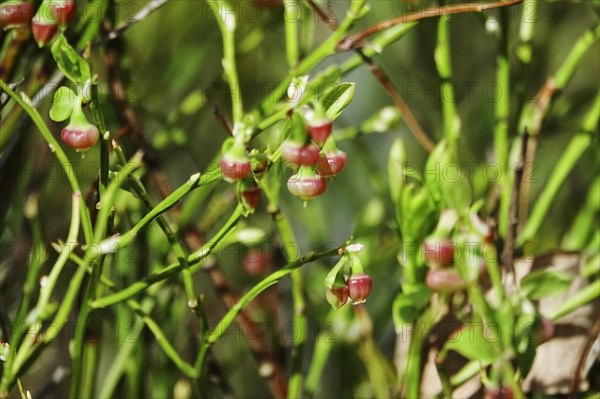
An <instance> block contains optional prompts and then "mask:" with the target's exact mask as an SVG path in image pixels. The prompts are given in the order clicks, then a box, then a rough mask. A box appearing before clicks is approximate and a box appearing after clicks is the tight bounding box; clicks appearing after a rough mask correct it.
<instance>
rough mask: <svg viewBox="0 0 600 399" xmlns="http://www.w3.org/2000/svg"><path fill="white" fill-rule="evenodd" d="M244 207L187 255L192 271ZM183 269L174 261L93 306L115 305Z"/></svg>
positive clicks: (239, 207) (97, 301)
mask: <svg viewBox="0 0 600 399" xmlns="http://www.w3.org/2000/svg"><path fill="white" fill-rule="evenodd" d="M242 212H243V207H242V205H238V206H237V208H236V209H235V211H234V212H233V214H232V215H231V216H230V218H229V220H228V221H227V223H225V225H224V226H223V227H222V228H221V230H219V232H218V233H217V234H215V236H214V237H213V239H212V240H211V241H209V242H207V243H206V244H204V245H203V246H202V248H200V249H198V250H197V251H195V252H193V253H191V254H190V255H189V256H188V257H187V262H188V265H189V266H191V267H190V272H191V273H195V272H196V271H198V270H199V269H200V268H202V264H201V263H200V262H201V261H202V260H203V259H205V258H206V257H208V256H209V255H210V254H212V253H213V251H214V250H215V248H217V246H218V245H219V243H220V242H221V240H222V239H223V238H224V237H225V235H226V234H227V233H228V232H229V231H230V230H231V229H232V228H233V225H234V224H235V223H236V222H237V221H238V220H239V218H240V217H241V216H242ZM182 269H183V266H181V265H180V264H179V263H172V264H170V265H169V266H167V267H165V268H164V269H162V270H160V271H159V272H156V273H153V274H151V275H149V276H147V277H144V278H143V279H141V280H139V281H136V282H135V283H133V284H131V285H130V286H129V287H127V288H125V289H123V290H121V291H118V292H116V293H114V294H112V295H107V296H104V297H102V298H98V299H96V300H94V301H92V303H91V306H92V307H93V308H94V309H100V308H105V307H107V306H111V305H114V304H116V303H119V302H123V301H124V300H126V299H128V298H131V297H132V296H134V295H136V294H138V293H140V292H142V291H144V290H145V289H147V288H148V287H150V286H151V285H153V284H156V283H158V282H159V281H163V280H166V279H167V278H169V277H171V276H173V275H174V274H176V273H177V272H179V271H180V270H182Z"/></svg>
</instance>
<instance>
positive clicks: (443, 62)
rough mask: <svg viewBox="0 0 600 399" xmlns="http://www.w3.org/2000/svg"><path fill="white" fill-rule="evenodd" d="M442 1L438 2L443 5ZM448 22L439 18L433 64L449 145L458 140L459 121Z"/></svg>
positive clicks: (445, 18) (445, 135)
mask: <svg viewBox="0 0 600 399" xmlns="http://www.w3.org/2000/svg"><path fill="white" fill-rule="evenodd" d="M443 3H444V1H443V0H440V4H441V5H443ZM449 23H450V21H449V19H448V18H447V17H443V16H442V17H441V18H440V19H439V22H438V36H437V40H438V41H437V46H436V48H435V64H436V67H437V70H438V73H439V75H440V78H441V79H442V86H441V96H440V100H441V102H442V112H443V115H444V137H446V139H447V140H448V142H449V143H454V142H455V141H456V140H458V137H459V129H460V120H459V118H458V115H457V113H456V96H455V93H454V86H453V85H452V56H451V51H450V25H449Z"/></svg>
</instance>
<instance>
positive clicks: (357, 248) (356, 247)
mask: <svg viewBox="0 0 600 399" xmlns="http://www.w3.org/2000/svg"><path fill="white" fill-rule="evenodd" d="M364 247H365V246H364V245H362V244H352V245H348V246H347V247H346V252H360V251H362V250H363V248H364Z"/></svg>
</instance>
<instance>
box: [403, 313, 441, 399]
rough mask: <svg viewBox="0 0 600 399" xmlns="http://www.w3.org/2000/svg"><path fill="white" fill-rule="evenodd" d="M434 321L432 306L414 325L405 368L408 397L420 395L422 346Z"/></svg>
mask: <svg viewBox="0 0 600 399" xmlns="http://www.w3.org/2000/svg"><path fill="white" fill-rule="evenodd" d="M433 321H434V315H433V312H432V310H431V309H430V308H427V309H425V311H424V312H423V314H422V315H421V316H420V317H419V318H418V319H417V321H416V322H415V324H414V326H413V328H414V334H413V335H412V338H411V340H410V347H409V349H408V359H407V362H406V369H405V370H404V374H405V376H404V381H405V382H406V397H407V398H418V397H419V391H420V387H421V348H422V347H423V342H424V340H425V336H426V331H427V328H429V327H431V325H432V323H433Z"/></svg>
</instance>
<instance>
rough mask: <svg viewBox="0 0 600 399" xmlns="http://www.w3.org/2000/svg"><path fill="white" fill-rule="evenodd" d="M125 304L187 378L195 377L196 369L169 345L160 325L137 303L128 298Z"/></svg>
mask: <svg viewBox="0 0 600 399" xmlns="http://www.w3.org/2000/svg"><path fill="white" fill-rule="evenodd" d="M127 306H129V307H130V308H131V309H132V310H133V311H134V312H135V313H136V314H137V315H138V316H139V317H140V318H141V319H142V320H143V321H144V323H145V324H146V326H147V327H148V329H149V330H150V331H151V332H152V334H153V335H154V338H156V342H157V343H158V345H160V347H161V349H162V350H163V352H165V354H166V355H167V356H168V357H169V359H171V360H172V361H173V363H175V365H176V366H177V367H178V368H179V370H181V372H183V373H184V374H185V375H186V376H188V377H189V378H196V370H195V369H194V367H192V365H190V364H189V363H187V362H185V361H184V360H183V359H182V358H181V357H180V356H179V355H178V354H177V351H176V350H175V348H173V346H172V345H171V343H170V342H169V340H168V339H167V337H166V336H165V334H164V333H163V331H162V330H161V328H160V326H159V325H158V323H157V322H156V321H154V319H152V318H151V317H150V316H148V315H147V314H146V313H145V312H144V311H143V309H142V307H141V306H140V304H139V303H137V302H136V301H134V300H132V299H130V300H128V301H127Z"/></svg>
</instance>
